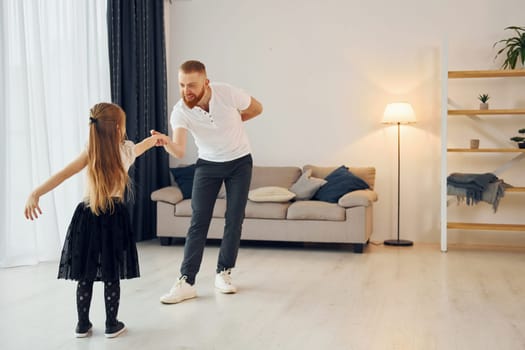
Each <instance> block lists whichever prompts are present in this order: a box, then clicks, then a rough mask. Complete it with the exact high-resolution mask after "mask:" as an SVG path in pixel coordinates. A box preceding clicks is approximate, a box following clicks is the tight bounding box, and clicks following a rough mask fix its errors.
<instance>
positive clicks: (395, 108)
mask: <svg viewBox="0 0 525 350" xmlns="http://www.w3.org/2000/svg"><path fill="white" fill-rule="evenodd" d="M415 122H416V114H415V113H414V109H413V108H412V106H411V105H410V103H406V102H396V103H389V104H388V105H387V106H386V108H385V112H384V113H383V120H382V123H385V124H397V123H400V124H409V123H415Z"/></svg>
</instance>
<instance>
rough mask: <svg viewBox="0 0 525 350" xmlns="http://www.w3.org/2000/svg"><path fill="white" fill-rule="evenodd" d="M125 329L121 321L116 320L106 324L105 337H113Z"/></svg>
mask: <svg viewBox="0 0 525 350" xmlns="http://www.w3.org/2000/svg"><path fill="white" fill-rule="evenodd" d="M124 331H126V325H125V324H124V323H123V322H120V321H117V323H116V324H115V325H113V326H106V332H105V336H106V338H115V337H118V336H119V335H120V334H122V333H124Z"/></svg>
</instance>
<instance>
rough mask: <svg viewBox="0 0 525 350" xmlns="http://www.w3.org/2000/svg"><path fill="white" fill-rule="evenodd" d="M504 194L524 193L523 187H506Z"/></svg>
mask: <svg viewBox="0 0 525 350" xmlns="http://www.w3.org/2000/svg"><path fill="white" fill-rule="evenodd" d="M505 192H523V193H525V187H508V188H506V189H505Z"/></svg>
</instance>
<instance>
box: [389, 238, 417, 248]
mask: <svg viewBox="0 0 525 350" xmlns="http://www.w3.org/2000/svg"><path fill="white" fill-rule="evenodd" d="M383 244H384V245H390V246H396V247H410V246H413V245H414V242H412V241H409V240H407V239H387V240H386V241H384V242H383Z"/></svg>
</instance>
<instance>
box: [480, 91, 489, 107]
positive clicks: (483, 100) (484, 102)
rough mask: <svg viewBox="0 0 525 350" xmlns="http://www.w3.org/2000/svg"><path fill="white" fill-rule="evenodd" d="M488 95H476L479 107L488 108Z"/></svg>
mask: <svg viewBox="0 0 525 350" xmlns="http://www.w3.org/2000/svg"><path fill="white" fill-rule="evenodd" d="M489 98H490V96H489V95H488V94H480V95H479V96H478V100H480V101H481V103H480V104H479V109H489V104H488V103H487V101H488V100H489Z"/></svg>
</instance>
